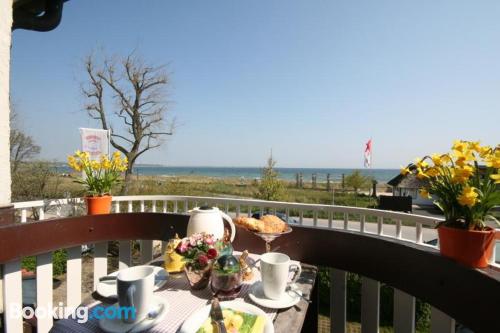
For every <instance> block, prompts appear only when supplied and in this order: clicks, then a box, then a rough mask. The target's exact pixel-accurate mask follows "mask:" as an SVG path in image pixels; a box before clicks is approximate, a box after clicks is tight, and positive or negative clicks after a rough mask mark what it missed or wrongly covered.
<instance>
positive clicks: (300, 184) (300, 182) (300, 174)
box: [299, 172, 304, 188]
mask: <svg viewBox="0 0 500 333" xmlns="http://www.w3.org/2000/svg"><path fill="white" fill-rule="evenodd" d="M303 187H304V182H303V178H302V172H300V173H299V188H303Z"/></svg>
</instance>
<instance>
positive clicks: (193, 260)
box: [175, 232, 218, 290]
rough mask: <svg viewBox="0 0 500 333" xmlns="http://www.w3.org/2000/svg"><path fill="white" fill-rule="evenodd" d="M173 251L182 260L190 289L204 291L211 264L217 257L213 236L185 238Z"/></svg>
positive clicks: (202, 235)
mask: <svg viewBox="0 0 500 333" xmlns="http://www.w3.org/2000/svg"><path fill="white" fill-rule="evenodd" d="M175 251H176V252H177V253H178V254H180V255H181V256H182V257H183V258H184V262H185V263H186V265H185V266H184V272H185V273H186V277H187V279H188V281H189V285H190V286H191V289H194V290H198V289H204V288H205V287H206V286H207V285H208V282H209V280H210V274H211V272H212V266H213V262H214V260H215V259H216V258H217V256H218V251H217V249H216V241H215V238H214V236H213V235H210V234H206V233H204V232H202V233H198V234H193V235H191V236H189V237H185V238H183V239H181V241H180V242H179V244H178V245H177V247H176V249H175Z"/></svg>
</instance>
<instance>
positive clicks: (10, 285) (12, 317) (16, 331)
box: [3, 260, 23, 333]
mask: <svg viewBox="0 0 500 333" xmlns="http://www.w3.org/2000/svg"><path fill="white" fill-rule="evenodd" d="M3 274H4V275H3V304H4V320H5V332H9V333H11V332H12V333H22V332H23V319H22V317H21V316H19V315H18V314H17V313H16V310H20V309H21V308H22V304H23V284H22V283H23V282H22V276H21V261H20V260H16V261H12V262H9V263H6V264H4V265H3ZM16 306H18V309H16V308H15V307H16Z"/></svg>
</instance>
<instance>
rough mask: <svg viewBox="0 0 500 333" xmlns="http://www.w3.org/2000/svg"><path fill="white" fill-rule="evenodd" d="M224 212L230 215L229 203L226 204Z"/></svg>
mask: <svg viewBox="0 0 500 333" xmlns="http://www.w3.org/2000/svg"><path fill="white" fill-rule="evenodd" d="M224 212H225V213H226V214H227V213H229V204H228V203H226V204H225V205H224Z"/></svg>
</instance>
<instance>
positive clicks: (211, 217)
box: [187, 206, 236, 242]
mask: <svg viewBox="0 0 500 333" xmlns="http://www.w3.org/2000/svg"><path fill="white" fill-rule="evenodd" d="M189 213H190V215H191V217H190V218H189V222H188V227H187V236H191V235H192V234H197V233H201V232H205V233H207V234H212V235H214V237H215V238H216V239H222V238H223V237H224V220H226V221H227V222H228V223H229V226H230V227H231V238H230V241H231V242H232V241H233V240H234V236H235V235H236V229H235V228H234V223H233V220H232V219H231V217H229V216H228V215H227V214H225V213H224V212H222V211H220V210H219V208H217V207H208V206H203V207H196V208H194V209H192V210H190V211H189Z"/></svg>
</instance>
